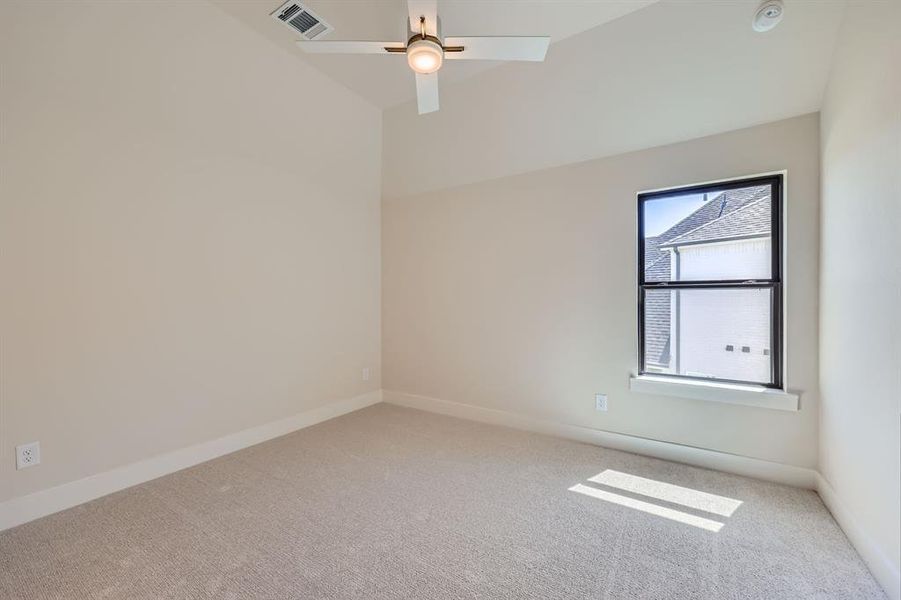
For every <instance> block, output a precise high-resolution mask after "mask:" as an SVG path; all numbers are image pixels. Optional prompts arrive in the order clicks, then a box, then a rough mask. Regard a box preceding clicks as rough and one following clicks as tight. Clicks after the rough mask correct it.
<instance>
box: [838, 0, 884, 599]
mask: <svg viewBox="0 0 901 600" xmlns="http://www.w3.org/2000/svg"><path fill="white" fill-rule="evenodd" d="M899 31H901V3H898V2H882V3H875V2H870V3H865V4H864V3H852V4H850V5H849V7H848V11H847V16H846V20H845V22H844V25H843V28H842V31H841V35H840V38H839V43H838V48H837V51H836V54H835V64H834V67H833V71H832V75H831V78H830V83H829V87H828V89H827V92H826V97H825V103H824V106H823V111H822V130H821V142H822V177H823V180H822V190H823V194H822V213H821V229H822V234H821V235H822V242H821V258H820V271H821V285H820V332H821V343H820V386H821V389H822V406H821V414H820V438H821V440H820V470H821V473H822V475H823V477H824V478H825V479H826V480H827V482H828V484H829V485H830V486H831V488H832V490H834V491H833V496H834V497H835V498H836V499H837V505H838V506H837V507H835V508H834V509H833V512H834V513H836V514H837V516H840V515H841V514H842V513H844V514H845V515H850V518H845V519H842V518H841V517H840V518H839V520H840V521H844V522H842V525H843V527H844V529H845V531H846V532H848V534H849V537H851V539H852V541H853V542H854V543H855V545H856V546H857V549H858V550H859V551H860V553H861V555H862V556H863V558H864V560H866V561H867V563H868V564H869V566H870V568H871V569H872V570H873V573H874V574H875V575H876V576H877V577H878V578H879V580H880V582H881V583H882V585H883V586H884V587H885V588H886V589H887V591H889V593H890V595H891V597H893V598H896V599H897V598H901V317H899V315H901V312H899V311H901V241H899V240H901V36H899V34H898V32H899Z"/></svg>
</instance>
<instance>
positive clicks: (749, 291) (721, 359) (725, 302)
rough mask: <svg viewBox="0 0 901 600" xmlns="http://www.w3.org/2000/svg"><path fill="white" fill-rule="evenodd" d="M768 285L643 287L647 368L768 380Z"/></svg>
mask: <svg viewBox="0 0 901 600" xmlns="http://www.w3.org/2000/svg"><path fill="white" fill-rule="evenodd" d="M771 310H772V290H771V289H769V288H764V289H758V288H743V289H734V288H732V289H680V290H673V289H669V290H662V289H651V290H646V291H645V303H644V343H645V364H644V369H643V370H644V371H645V372H647V373H661V374H671V375H688V376H691V377H704V378H711V379H714V378H715V379H731V380H735V381H748V382H755V383H771V382H772V372H773V369H772V359H773V352H772V348H771V346H770V344H771V342H770V323H771V319H772V315H771Z"/></svg>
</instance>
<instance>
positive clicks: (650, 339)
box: [644, 185, 771, 365]
mask: <svg viewBox="0 0 901 600" xmlns="http://www.w3.org/2000/svg"><path fill="white" fill-rule="evenodd" d="M769 199H770V186H768V185H762V186H756V187H750V188H741V189H736V190H727V191H725V192H723V193H722V194H719V195H717V196H714V197H713V198H712V199H710V200H708V201H707V202H705V203H704V204H703V205H702V206H701V207H700V208H698V209H697V210H696V211H694V212H693V213H691V214H690V215H688V216H687V217H685V218H684V219H682V220H681V221H679V222H678V223H676V224H675V225H673V226H672V227H670V228H669V229H667V230H666V231H664V232H663V233H661V234H660V235H658V236H655V237H652V238H646V239H645V255H644V264H645V281H667V280H669V279H670V253H669V252H668V251H667V250H666V248H668V247H672V246H678V245H681V244H688V243H691V244H698V243H703V242H707V241H716V240H718V239H734V238H737V237H755V236H765V235H769V233H770V219H771V216H770V206H771V202H769ZM644 334H645V356H646V359H647V362H648V363H651V364H658V365H666V364H668V363H669V355H670V339H669V337H670V336H669V334H670V292H668V291H666V290H660V291H648V292H647V293H646V294H645V329H644Z"/></svg>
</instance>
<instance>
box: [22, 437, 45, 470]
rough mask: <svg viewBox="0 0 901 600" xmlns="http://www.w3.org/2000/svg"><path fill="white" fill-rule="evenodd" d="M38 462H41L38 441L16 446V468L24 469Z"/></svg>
mask: <svg viewBox="0 0 901 600" xmlns="http://www.w3.org/2000/svg"><path fill="white" fill-rule="evenodd" d="M39 464H41V443H40V442H31V443H30V444H22V445H21V446H16V469H25V468H27V467H33V466H35V465H39Z"/></svg>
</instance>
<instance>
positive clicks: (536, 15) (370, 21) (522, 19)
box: [212, 0, 656, 108]
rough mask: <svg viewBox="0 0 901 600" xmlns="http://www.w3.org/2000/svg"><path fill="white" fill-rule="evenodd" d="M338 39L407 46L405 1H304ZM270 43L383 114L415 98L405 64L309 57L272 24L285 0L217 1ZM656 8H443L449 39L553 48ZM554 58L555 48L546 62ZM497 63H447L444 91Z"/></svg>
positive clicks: (617, 4) (538, 4) (558, 4)
mask: <svg viewBox="0 0 901 600" xmlns="http://www.w3.org/2000/svg"><path fill="white" fill-rule="evenodd" d="M303 1H304V4H306V5H307V6H309V8H311V9H312V10H313V11H314V12H316V13H318V14H319V15H320V16H321V17H322V18H323V19H325V20H326V21H327V22H328V23H329V24H331V25H332V26H333V27H334V28H335V31H334V32H332V33H331V34H330V35H329V36H328V38H326V39H329V40H379V41H404V38H405V37H406V21H405V19H406V16H407V4H406V1H405V0H303ZM212 2H213V3H214V4H215V5H217V6H219V7H220V8H221V9H222V10H224V11H225V12H227V13H229V14H231V15H232V16H234V17H235V18H237V19H238V20H239V21H241V22H243V23H245V24H246V25H248V26H250V27H251V28H253V29H255V30H256V31H258V32H259V33H260V34H262V35H263V36H265V37H266V38H268V39H270V40H271V41H272V42H273V43H275V44H278V45H279V46H282V47H284V48H286V49H287V50H288V51H290V52H292V53H294V54H296V55H297V56H298V59H299V60H304V61H306V62H307V63H309V64H311V65H313V66H314V67H316V68H317V69H319V70H321V71H322V72H324V73H325V74H326V75H328V76H329V77H331V78H333V79H335V80H336V81H338V82H340V83H341V84H343V85H344V86H345V87H347V88H349V89H350V90H352V91H354V92H356V93H357V94H359V95H360V96H362V97H363V98H365V99H366V100H368V101H369V102H371V103H372V104H374V105H375V106H377V107H379V108H388V107H391V106H395V105H398V104H402V103H404V102H406V101H409V100H412V99H414V98H415V97H416V89H415V84H414V78H413V73H412V72H411V71H410V69H409V67H407V66H406V62H405V61H404V59H403V56H377V55H373V56H353V55H331V56H330V55H312V54H305V53H304V52H302V51H301V50H299V49H298V48H297V47H296V46H295V45H294V42H295V41H296V40H298V39H300V37H299V36H298V35H296V34H294V33H292V32H291V31H290V30H289V29H288V28H287V27H285V26H284V25H282V24H281V23H278V22H277V21H276V20H275V19H273V18H272V17H270V13H272V12H273V11H274V10H275V9H277V8H278V7H279V6H281V5H282V4H283V0H212ZM654 2H656V0H603V1H600V0H477V1H476V0H438V14H439V16H440V18H441V27H442V30H443V31H442V33H443V34H444V35H459V36H467V35H474V36H476V35H549V36H550V37H551V43H552V44H553V43H554V42H558V41H560V40H563V39H566V38H568V37H571V36H573V35H576V34H578V33H581V32H583V31H586V30H588V29H592V28H594V27H597V26H599V25H602V24H604V23H607V22H609V21H612V20H614V19H617V18H619V17H622V16H624V15H626V14H629V13H631V12H633V11H636V10H639V9H641V8H644V7H645V6H648V5H650V4H653V3H654ZM553 52H554V49H553V46H552V47H551V49H550V50H549V54H552V53H553ZM499 64H502V63H498V62H494V61H448V62H446V63H445V65H444V67H442V69H441V73H440V84H441V87H442V88H443V87H445V86H447V85H448V84H451V83H454V82H458V81H461V80H463V79H466V78H468V77H471V76H473V75H475V74H477V73H481V72H484V71H485V70H487V69H490V68H492V67H495V66H498V65H499Z"/></svg>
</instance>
